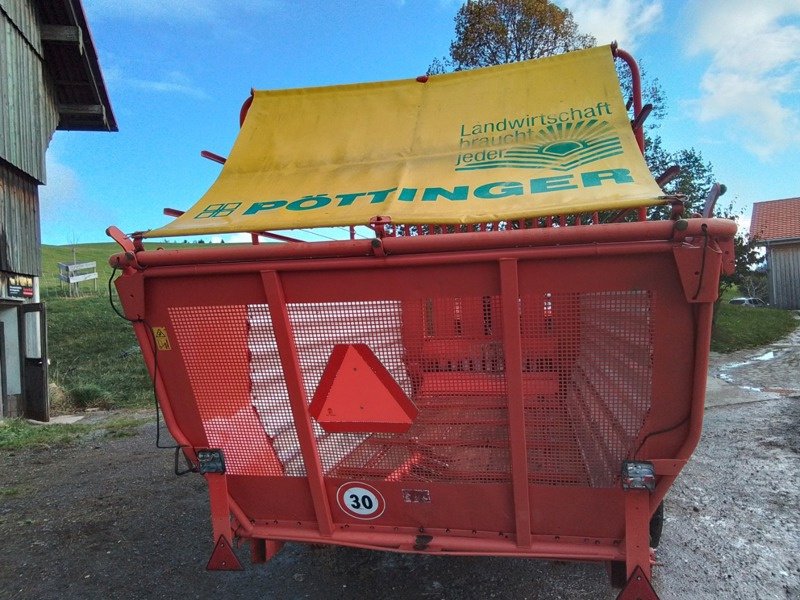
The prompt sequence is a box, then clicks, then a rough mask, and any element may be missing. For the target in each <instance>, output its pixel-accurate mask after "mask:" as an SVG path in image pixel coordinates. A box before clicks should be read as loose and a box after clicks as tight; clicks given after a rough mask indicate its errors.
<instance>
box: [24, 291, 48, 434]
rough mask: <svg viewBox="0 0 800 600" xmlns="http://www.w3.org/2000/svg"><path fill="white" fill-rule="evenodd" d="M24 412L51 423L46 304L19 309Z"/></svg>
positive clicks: (25, 306)
mask: <svg viewBox="0 0 800 600" xmlns="http://www.w3.org/2000/svg"><path fill="white" fill-rule="evenodd" d="M19 333H20V359H21V360H20V363H21V364H22V394H23V398H24V400H23V402H24V404H23V412H24V415H25V417H26V418H28V419H35V420H37V421H49V420H50V402H49V401H48V397H47V313H46V312H45V307H44V304H43V303H41V302H37V303H35V304H22V305H20V307H19Z"/></svg>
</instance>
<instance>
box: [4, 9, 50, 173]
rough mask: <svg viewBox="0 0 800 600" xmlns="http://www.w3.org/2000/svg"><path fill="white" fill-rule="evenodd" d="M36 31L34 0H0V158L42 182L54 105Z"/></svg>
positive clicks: (37, 22) (37, 29) (39, 39)
mask: <svg viewBox="0 0 800 600" xmlns="http://www.w3.org/2000/svg"><path fill="white" fill-rule="evenodd" d="M39 31H40V25H39V16H38V12H37V11H36V3H35V2H28V1H21V0H0V48H2V52H0V107H2V110H0V159H3V160H5V161H6V162H8V163H10V164H11V165H13V166H14V167H16V168H17V169H19V170H20V171H22V172H23V173H26V174H28V175H30V176H31V177H32V178H33V179H35V180H36V181H38V182H40V183H44V182H45V166H44V154H45V150H46V149H47V146H48V144H49V143H50V138H51V137H52V135H53V131H55V128H56V126H57V125H58V107H57V106H56V99H55V93H54V90H53V87H52V82H51V81H50V78H49V77H48V76H46V75H45V69H44V59H43V54H42V42H41V38H40V35H39Z"/></svg>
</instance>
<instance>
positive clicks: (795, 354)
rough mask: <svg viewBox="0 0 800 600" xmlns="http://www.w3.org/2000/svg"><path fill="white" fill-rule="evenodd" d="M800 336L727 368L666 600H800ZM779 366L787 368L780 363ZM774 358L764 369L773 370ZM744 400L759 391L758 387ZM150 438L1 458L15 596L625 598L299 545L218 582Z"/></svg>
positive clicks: (463, 561) (182, 492) (529, 566)
mask: <svg viewBox="0 0 800 600" xmlns="http://www.w3.org/2000/svg"><path fill="white" fill-rule="evenodd" d="M798 342H800V331H798V332H796V333H795V334H794V335H793V336H790V338H787V339H786V340H782V341H781V342H780V343H779V344H776V345H774V346H772V347H770V348H763V349H759V350H758V351H749V352H741V353H736V354H735V355H727V356H720V355H712V365H711V370H710V377H709V402H708V409H707V411H706V419H705V426H704V434H703V438H702V440H701V442H700V446H699V448H698V450H697V451H696V453H695V455H694V457H693V459H692V461H691V462H690V464H689V465H688V466H687V468H686V469H685V470H684V472H683V473H682V474H681V476H680V478H679V479H678V481H677V483H676V485H675V486H674V487H673V489H672V491H671V492H670V494H669V495H668V496H667V501H666V510H667V522H666V524H665V528H664V535H663V538H662V542H661V546H660V547H659V549H658V551H657V555H656V557H657V561H658V564H657V566H656V567H655V570H654V584H655V586H656V589H657V591H658V593H659V594H660V596H661V598H662V599H664V600H668V599H673V598H675V599H685V598H697V599H699V600H704V599H709V600H711V599H713V600H718V599H720V598H765V599H768V598H780V599H784V598H800V559H799V558H798V557H800V532H799V531H798V529H799V527H798V507H800V346H799V345H798ZM769 352H772V356H767V355H768V353H769ZM759 358H760V360H759ZM741 386H745V387H744V388H743V387H741ZM153 439H154V425H153V424H152V423H151V424H148V425H145V426H143V427H142V428H141V429H140V431H139V433H138V434H137V435H136V436H135V437H130V438H124V439H117V440H111V439H97V440H93V441H92V440H89V441H87V442H85V443H82V444H80V445H77V446H73V447H69V448H63V449H51V450H32V451H24V452H15V453H7V452H6V453H0V486H2V489H3V490H5V491H4V492H3V494H2V495H0V540H2V542H0V598H13V599H20V600H21V599H37V600H38V599H50V598H52V599H56V598H58V599H63V598H81V599H83V598H87V599H93V598H98V599H100V598H102V599H105V598H121V599H124V598H137V599H142V598H170V599H172V598H214V597H218V598H256V597H266V598H325V599H328V598H386V599H390V598H397V599H411V598H415V599H416V598H459V599H461V598H474V599H478V598H481V599H483V598H513V599H519V598H529V599H534V598H542V599H544V598H548V599H552V598H601V599H602V598H614V597H615V592H613V591H612V590H611V589H610V588H609V586H608V584H607V579H606V573H605V569H604V568H603V567H602V566H599V565H594V564H581V563H564V562H543V561H532V560H524V559H506V558H459V557H432V556H416V555H400V554H393V553H381V552H369V551H361V550H354V549H347V548H312V547H307V546H304V545H299V544H288V545H287V546H286V547H284V549H283V550H282V551H281V552H280V553H279V554H278V556H277V557H276V558H274V559H273V560H272V561H271V562H270V563H268V565H267V566H266V567H265V566H254V565H250V564H248V563H247V561H246V558H247V548H242V549H241V552H240V556H241V557H242V558H243V562H244V563H245V571H244V572H243V573H222V572H215V573H209V572H206V571H205V570H204V567H205V562H206V560H207V559H208V556H209V553H210V550H211V540H210V524H209V519H208V499H207V493H206V487H205V484H204V482H203V481H202V479H201V478H200V477H199V476H197V475H190V476H187V477H181V478H176V477H175V476H174V475H173V474H172V455H171V453H170V452H168V451H165V450H156V449H155V448H154V447H153Z"/></svg>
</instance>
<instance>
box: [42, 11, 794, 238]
mask: <svg viewBox="0 0 800 600" xmlns="http://www.w3.org/2000/svg"><path fill="white" fill-rule="evenodd" d="M556 3H557V4H559V5H560V6H562V7H567V8H569V9H570V10H572V11H573V13H574V15H575V20H576V22H577V23H578V24H579V26H580V27H581V30H582V31H584V32H587V33H591V34H592V35H594V36H595V37H596V38H597V40H598V43H601V44H604V43H609V42H611V41H612V40H617V41H618V42H619V44H620V47H622V48H625V49H626V50H628V51H630V52H632V53H633V54H634V56H635V57H636V58H637V59H638V60H639V61H640V63H641V64H643V66H644V68H645V70H646V72H647V74H648V75H649V76H650V77H656V78H658V79H659V81H660V82H661V84H662V87H663V88H664V91H665V92H666V98H667V109H668V115H667V117H666V119H665V120H664V121H663V122H662V124H661V127H660V129H659V132H660V134H661V135H662V138H663V140H664V143H665V146H666V147H667V148H668V149H670V150H678V149H680V148H687V147H694V148H695V149H697V150H699V151H700V152H701V153H702V155H703V157H704V159H705V160H707V161H710V162H711V163H712V164H713V166H714V171H715V173H716V175H717V178H718V180H719V181H722V182H723V183H725V184H726V185H727V186H728V195H726V196H725V197H724V199H723V200H724V202H725V203H726V204H727V203H728V202H729V201H733V202H734V204H735V206H736V207H737V208H738V209H741V210H742V211H744V212H745V213H746V216H745V218H744V220H743V221H744V223H745V225H746V224H747V222H748V215H749V212H750V210H751V206H752V203H753V202H755V201H759V200H772V199H778V198H787V197H794V196H798V195H800V182H799V181H798V177H797V174H796V173H797V170H798V167H799V166H800V150H798V148H800V0H761V1H759V2H752V1H751V0H687V1H672V0H557V2H556ZM83 4H84V8H85V10H86V13H87V17H88V20H89V24H90V26H91V28H92V34H93V37H94V42H95V46H96V48H97V52H98V55H99V58H100V64H101V67H102V69H103V73H104V76H105V79H106V85H107V87H108V90H109V94H110V97H111V103H112V106H113V108H114V112H115V114H116V117H117V121H118V123H119V129H120V130H119V132H118V133H112V134H109V133H86V132H75V131H70V132H61V131H60V132H56V134H55V136H54V138H53V140H52V142H51V145H50V149H49V150H48V155H47V168H48V185H47V186H46V187H43V188H42V190H41V199H42V239H43V242H44V243H46V244H67V243H74V242H78V243H86V242H95V241H103V240H105V239H107V238H105V235H104V231H105V228H106V227H107V226H108V225H112V224H113V225H117V226H119V227H120V228H121V229H123V230H124V231H134V230H138V229H149V228H153V227H157V226H160V225H162V224H164V223H165V222H166V221H167V220H168V219H167V218H166V217H164V216H163V215H162V212H161V211H162V208H164V207H173V208H179V209H185V208H188V207H189V206H191V205H192V204H193V203H194V201H195V200H197V199H198V198H199V197H200V196H201V195H202V194H203V192H205V191H206V190H207V189H208V187H209V186H210V185H211V183H212V182H213V180H214V179H215V178H216V175H217V173H218V172H219V165H217V164H215V163H212V162H210V161H207V160H204V159H202V158H200V156H199V152H200V150H203V149H207V150H211V151H213V152H216V153H218V154H223V155H225V154H227V153H228V151H229V150H230V148H231V146H232V144H233V141H234V139H235V137H236V133H237V131H238V113H239V108H240V106H241V103H242V101H243V100H244V99H245V98H246V97H247V96H248V94H249V90H250V88H251V87H255V88H258V89H279V88H287V87H307V86H317V85H327V84H336V83H351V82H360V81H377V80H385V79H401V78H408V77H414V76H417V75H420V74H422V73H424V72H425V70H426V69H427V67H428V65H429V64H430V63H431V60H432V59H433V58H435V57H441V56H444V55H445V54H447V50H448V47H449V44H450V41H451V39H452V37H453V18H454V16H455V14H456V11H457V10H458V7H459V5H460V4H461V2H460V1H456V0H358V1H353V2H342V3H338V2H329V1H324V0H263V1H258V0H228V1H227V2H217V1H215V0H138V1H137V2H119V1H118V0H83ZM338 233H339V234H342V233H344V232H341V231H340V232H338ZM324 235H336V232H330V231H326V232H324ZM301 237H305V238H306V239H313V236H309V235H308V234H303V235H301Z"/></svg>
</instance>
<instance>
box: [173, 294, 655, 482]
mask: <svg viewBox="0 0 800 600" xmlns="http://www.w3.org/2000/svg"><path fill="white" fill-rule="evenodd" d="M651 305H652V298H651V295H650V294H649V293H647V292H606V293H595V294H550V293H542V294H537V295H529V296H524V297H522V298H521V299H520V304H519V306H520V321H521V329H520V335H521V345H522V372H523V403H524V410H525V430H526V439H527V453H528V468H529V481H530V483H532V484H540V485H559V486H562V485H578V486H592V487H607V486H610V485H613V483H614V480H615V478H616V476H617V474H618V472H619V465H620V463H621V461H622V460H623V459H625V458H627V457H628V456H629V455H630V453H631V452H632V450H633V444H634V443H635V440H636V437H637V435H638V432H639V430H640V428H641V426H642V424H643V422H644V418H645V416H646V414H647V411H648V410H649V406H650V394H651V385H652V364H651V363H652V357H651V354H652V322H651V310H652V306H651ZM287 312H288V314H289V318H290V321H291V325H292V331H293V334H294V342H295V349H296V350H297V354H298V357H299V362H300V367H301V371H302V376H303V385H304V387H305V391H306V396H307V400H308V401H310V399H311V398H312V397H313V395H314V392H315V391H316V388H317V386H318V384H319V381H320V378H321V376H322V373H323V371H324V369H325V366H326V365H327V362H328V359H329V357H330V355H331V352H332V350H333V347H334V346H335V345H336V344H347V343H351V344H356V343H358V344H367V345H368V346H369V347H370V348H371V349H372V351H373V352H374V353H375V355H376V356H377V357H378V359H379V360H380V361H381V362H382V363H383V365H384V366H385V367H386V368H387V370H388V371H389V373H390V374H391V375H392V376H393V377H394V379H395V380H396V381H397V383H398V384H399V385H400V386H401V387H402V388H403V390H404V391H405V392H406V394H407V395H408V396H409V398H411V399H412V401H413V402H415V404H416V405H417V407H418V408H419V416H418V417H417V419H416V421H415V422H414V424H413V425H412V427H411V429H410V430H409V431H408V432H406V433H403V434H389V433H385V434H377V433H376V434H368V433H363V434H353V433H326V432H325V431H323V430H322V429H321V428H320V427H319V425H318V424H316V423H314V424H313V427H314V434H315V436H316V438H317V445H318V451H319V456H320V461H321V463H322V468H323V471H324V472H325V474H326V475H327V476H332V477H350V478H361V479H377V480H403V481H432V482H452V483H456V482H458V483H489V482H509V481H510V478H511V475H510V452H509V437H508V431H509V423H508V419H509V417H508V411H507V406H508V397H507V383H506V366H505V359H504V356H503V338H502V332H501V326H500V324H501V310H500V299H499V297H495V296H493V297H488V296H485V297H466V298H463V297H462V298H442V297H439V298H429V299H421V300H418V301H407V302H397V301H380V302H329V303H295V304H289V305H288V306H287ZM170 315H171V318H172V321H173V326H174V327H175V331H176V339H177V341H178V344H179V346H180V348H181V352H182V353H183V357H184V360H185V362H186V367H187V371H188V373H189V380H190V382H191V385H192V390H193V392H194V393H195V396H196V398H197V403H198V409H199V411H200V416H201V419H202V421H203V427H204V429H205V431H206V435H207V437H208V440H209V444H210V445H212V446H218V447H221V448H223V449H224V450H225V452H226V460H227V462H228V464H229V471H230V472H231V473H235V474H251V475H281V474H283V475H286V476H303V475H305V474H306V469H305V466H304V464H303V460H302V457H301V453H300V444H299V441H298V438H297V433H296V430H295V426H294V419H293V417H292V411H291V405H290V403H289V397H288V391H287V387H286V382H285V379H284V373H283V368H282V366H281V361H280V356H279V353H278V347H277V344H276V341H275V333H274V330H273V328H272V321H271V318H270V312H269V309H268V307H267V306H266V305H263V304H253V305H249V306H227V307H197V308H183V309H172V310H171V311H170ZM215 367H218V368H215Z"/></svg>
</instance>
